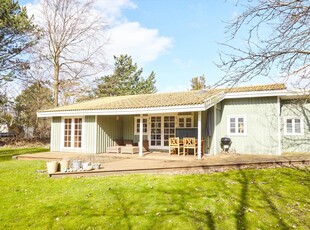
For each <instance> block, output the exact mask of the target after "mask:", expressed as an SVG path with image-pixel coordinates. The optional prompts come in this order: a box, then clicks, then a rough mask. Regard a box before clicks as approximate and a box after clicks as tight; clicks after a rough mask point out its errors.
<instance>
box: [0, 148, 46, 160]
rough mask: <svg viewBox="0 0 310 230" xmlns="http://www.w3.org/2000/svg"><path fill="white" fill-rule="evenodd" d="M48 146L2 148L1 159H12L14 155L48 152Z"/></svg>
mask: <svg viewBox="0 0 310 230" xmlns="http://www.w3.org/2000/svg"><path fill="white" fill-rule="evenodd" d="M48 151H49V149H47V148H0V161H6V160H10V159H12V156H17V155H21V154H26V153H40V152H48Z"/></svg>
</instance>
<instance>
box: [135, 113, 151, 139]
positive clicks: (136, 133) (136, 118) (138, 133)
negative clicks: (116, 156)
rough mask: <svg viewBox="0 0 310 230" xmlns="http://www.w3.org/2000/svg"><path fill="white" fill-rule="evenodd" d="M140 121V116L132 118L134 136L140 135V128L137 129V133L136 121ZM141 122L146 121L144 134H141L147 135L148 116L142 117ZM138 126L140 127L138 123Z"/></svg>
mask: <svg viewBox="0 0 310 230" xmlns="http://www.w3.org/2000/svg"><path fill="white" fill-rule="evenodd" d="M140 119H141V116H135V117H134V129H135V130H134V135H140V127H139V131H138V132H137V125H138V120H140ZM142 120H146V132H143V133H142V134H143V135H147V134H148V131H149V118H148V116H142ZM143 124H145V123H144V122H143ZM139 125H140V122H139ZM142 127H143V126H142ZM142 131H143V129H142Z"/></svg>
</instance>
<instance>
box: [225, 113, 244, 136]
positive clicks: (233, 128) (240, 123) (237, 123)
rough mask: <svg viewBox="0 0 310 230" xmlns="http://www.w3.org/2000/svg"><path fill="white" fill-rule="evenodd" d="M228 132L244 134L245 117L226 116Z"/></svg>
mask: <svg viewBox="0 0 310 230" xmlns="http://www.w3.org/2000/svg"><path fill="white" fill-rule="evenodd" d="M228 133H229V134H237V135H245V134H246V119H245V116H229V117H228Z"/></svg>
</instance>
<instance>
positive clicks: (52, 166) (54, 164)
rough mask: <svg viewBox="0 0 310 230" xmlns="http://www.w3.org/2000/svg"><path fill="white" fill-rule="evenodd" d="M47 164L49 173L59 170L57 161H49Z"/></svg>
mask: <svg viewBox="0 0 310 230" xmlns="http://www.w3.org/2000/svg"><path fill="white" fill-rule="evenodd" d="M46 165H47V173H48V174H52V173H55V172H57V168H58V162H57V161H49V162H46Z"/></svg>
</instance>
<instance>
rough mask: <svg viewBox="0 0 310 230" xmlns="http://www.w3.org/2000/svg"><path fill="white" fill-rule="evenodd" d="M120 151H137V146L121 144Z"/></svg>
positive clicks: (132, 152)
mask: <svg viewBox="0 0 310 230" xmlns="http://www.w3.org/2000/svg"><path fill="white" fill-rule="evenodd" d="M121 153H122V154H123V153H131V154H134V153H139V147H138V146H133V145H132V144H126V146H121Z"/></svg>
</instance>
